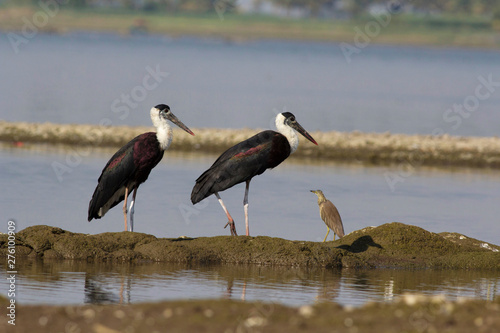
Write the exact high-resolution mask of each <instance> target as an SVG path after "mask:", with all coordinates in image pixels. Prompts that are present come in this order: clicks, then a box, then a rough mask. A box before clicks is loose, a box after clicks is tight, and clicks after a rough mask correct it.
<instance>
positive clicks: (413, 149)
mask: <svg viewBox="0 0 500 333" xmlns="http://www.w3.org/2000/svg"><path fill="white" fill-rule="evenodd" d="M152 130H153V128H151V127H128V126H113V127H101V126H94V125H73V124H52V123H43V124H40V123H23V122H6V121H0V141H3V142H4V143H14V144H15V145H16V146H21V145H25V144H39V143H43V144H62V145H82V146H99V147H120V146H122V145H124V144H125V143H127V142H128V141H130V140H131V139H132V138H134V137H135V136H137V135H139V134H141V133H144V132H147V131H152ZM192 130H193V131H194V132H195V133H196V136H194V137H193V136H190V135H185V133H184V132H182V131H181V130H179V129H174V136H175V139H174V140H173V143H172V146H171V147H170V149H171V150H174V151H188V152H200V153H201V152H203V153H206V152H211V153H221V152H223V151H224V150H226V149H227V148H229V147H230V146H232V145H234V144H236V143H238V142H240V141H242V140H245V139H247V138H249V137H250V136H252V135H254V134H256V133H257V132H258V131H259V130H256V129H237V130H234V129H209V128H198V129H192ZM311 134H312V135H313V137H314V138H315V139H316V141H317V142H318V144H319V146H315V145H313V144H310V143H309V142H307V140H305V139H302V140H301V145H300V147H299V149H298V150H297V152H295V154H294V155H293V157H294V158H303V159H307V160H311V161H314V160H332V161H340V162H353V163H365V164H373V165H378V164H398V165H401V166H402V167H405V168H412V167H418V166H438V167H439V166H441V167H449V166H457V167H482V168H495V169H498V168H500V138H498V137H455V136H449V135H441V136H431V135H404V134H390V133H361V132H350V133H345V132H335V131H332V132H312V133H311Z"/></svg>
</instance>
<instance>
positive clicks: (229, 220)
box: [215, 192, 238, 236]
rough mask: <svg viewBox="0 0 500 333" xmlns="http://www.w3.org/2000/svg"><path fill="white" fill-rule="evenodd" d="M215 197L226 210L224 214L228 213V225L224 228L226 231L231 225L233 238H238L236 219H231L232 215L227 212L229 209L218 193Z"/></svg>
mask: <svg viewBox="0 0 500 333" xmlns="http://www.w3.org/2000/svg"><path fill="white" fill-rule="evenodd" d="M215 196H216V197H217V199H218V200H219V203H220V205H221V206H222V209H224V212H225V213H226V216H227V223H226V225H225V226H224V229H225V228H226V227H227V226H228V225H229V229H230V230H231V236H238V234H237V233H236V227H235V226H234V219H233V218H232V217H231V215H230V214H229V212H228V211H227V208H226V206H225V205H224V202H223V201H222V199H221V198H220V195H219V193H217V192H216V193H215Z"/></svg>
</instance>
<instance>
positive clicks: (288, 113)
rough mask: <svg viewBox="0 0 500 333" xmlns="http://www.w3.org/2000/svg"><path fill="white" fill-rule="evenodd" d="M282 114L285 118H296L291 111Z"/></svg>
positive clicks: (292, 119)
mask: <svg viewBox="0 0 500 333" xmlns="http://www.w3.org/2000/svg"><path fill="white" fill-rule="evenodd" d="M282 115H283V117H285V119H290V120H291V121H294V120H295V116H294V115H293V113H291V112H283V113H282Z"/></svg>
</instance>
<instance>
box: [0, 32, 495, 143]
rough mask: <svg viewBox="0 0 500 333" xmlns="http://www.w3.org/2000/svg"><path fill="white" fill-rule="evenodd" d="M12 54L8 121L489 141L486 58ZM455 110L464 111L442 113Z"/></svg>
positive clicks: (81, 44)
mask: <svg viewBox="0 0 500 333" xmlns="http://www.w3.org/2000/svg"><path fill="white" fill-rule="evenodd" d="M19 49H20V52H19V53H18V54H15V53H14V51H13V49H12V48H11V46H10V44H9V42H8V40H7V38H6V35H5V34H3V35H2V34H0V50H2V66H1V67H0V119H5V120H9V121H30V122H45V121H50V122H58V123H91V124H98V123H100V122H101V121H103V120H105V122H106V123H111V124H113V125H122V124H127V125H150V119H149V116H148V113H147V111H148V110H149V109H150V107H151V106H153V105H156V104H158V103H167V104H169V105H170V106H171V107H172V110H173V111H174V113H176V114H177V115H178V116H179V117H180V118H181V119H182V120H183V121H184V122H185V123H186V124H188V125H189V126H191V127H194V128H196V127H224V128H242V127H249V128H268V127H270V126H271V125H270V124H271V123H272V121H271V119H272V118H273V116H274V115H275V114H276V113H277V112H281V111H282V110H288V111H291V112H294V113H295V114H296V116H297V117H298V119H299V121H301V122H302V124H303V125H304V126H305V127H306V128H307V129H310V130H312V131H314V130H321V131H329V130H339V131H352V130H360V131H365V132H385V131H390V132H393V133H409V134H414V133H422V134H431V133H435V132H445V133H449V134H451V135H472V136H493V135H498V124H499V123H500V87H499V86H498V85H499V83H498V82H500V74H499V73H500V61H499V60H500V54H499V53H498V51H483V50H464V49H431V48H415V47H389V46H377V45H369V46H368V47H366V48H365V49H363V50H362V51H361V53H359V54H355V55H353V56H352V61H351V63H350V64H348V63H347V62H346V59H345V57H344V55H343V54H342V52H341V50H340V48H339V46H338V45H337V44H326V43H312V42H283V41H250V42H241V43H234V42H225V41H222V40H201V39H195V38H181V39H172V38H169V37H157V36H153V37H118V36H115V35H106V34H88V33H74V34H69V35H65V36H58V35H42V34H40V35H37V36H36V37H35V38H33V39H31V40H29V42H28V43H27V44H23V45H21V46H20V47H19ZM148 69H149V71H153V72H158V74H159V75H157V76H156V77H157V81H159V82H157V81H155V80H154V78H151V79H149V80H146V81H144V79H145V78H146V77H147V76H148V75H150V74H149V72H148ZM490 75H491V79H492V80H493V81H494V82H496V83H497V84H496V86H494V87H490V88H492V89H493V92H491V93H489V91H488V90H486V89H487V88H481V89H480V90H479V93H480V94H481V96H484V95H487V94H488V93H489V97H487V98H482V99H481V100H479V99H476V100H477V101H479V104H478V105H475V104H474V102H475V101H476V100H474V98H472V99H467V98H468V97H469V96H474V95H475V94H476V88H477V86H478V85H480V84H481V83H480V79H479V78H480V77H483V78H485V79H488V76H490ZM127 95H128V97H127ZM464 102H465V103H466V104H467V103H469V105H470V106H471V107H472V109H473V110H474V111H470V112H469V111H467V110H465V111H462V113H461V114H460V113H455V112H450V111H449V112H448V113H446V112H447V110H448V109H450V108H452V107H453V105H454V104H458V105H462V104H463V103H464ZM436 130H437V131H436Z"/></svg>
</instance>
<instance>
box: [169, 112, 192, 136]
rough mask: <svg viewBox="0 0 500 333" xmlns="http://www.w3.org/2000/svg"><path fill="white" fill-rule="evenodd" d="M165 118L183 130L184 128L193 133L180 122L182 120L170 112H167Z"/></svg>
mask: <svg viewBox="0 0 500 333" xmlns="http://www.w3.org/2000/svg"><path fill="white" fill-rule="evenodd" d="M167 119H168V120H170V121H171V122H173V123H174V124H176V125H177V126H179V127H180V128H182V129H183V130H185V131H186V132H188V133H189V134H191V135H194V133H193V132H192V131H191V130H190V129H189V127H187V126H186V125H184V124H183V123H182V121H180V120H179V119H177V117H176V116H175V115H174V114H173V113H172V112H169V113H168V114H167Z"/></svg>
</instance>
